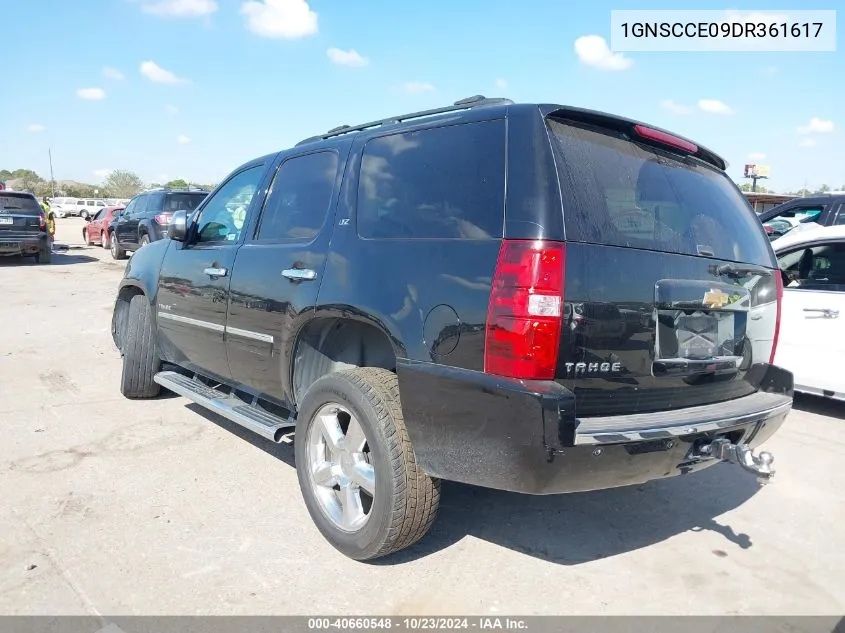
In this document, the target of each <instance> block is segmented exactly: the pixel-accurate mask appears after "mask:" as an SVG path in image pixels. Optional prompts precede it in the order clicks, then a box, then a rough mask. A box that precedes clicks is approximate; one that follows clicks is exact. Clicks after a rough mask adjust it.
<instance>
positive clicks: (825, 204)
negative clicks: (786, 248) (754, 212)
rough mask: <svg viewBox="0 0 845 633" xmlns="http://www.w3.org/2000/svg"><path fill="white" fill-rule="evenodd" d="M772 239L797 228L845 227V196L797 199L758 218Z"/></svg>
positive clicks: (773, 208) (829, 195)
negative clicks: (802, 226) (813, 225)
mask: <svg viewBox="0 0 845 633" xmlns="http://www.w3.org/2000/svg"><path fill="white" fill-rule="evenodd" d="M757 217H758V218H759V219H760V222H761V223H762V224H763V227H764V228H765V230H766V233H768V234H769V237H770V238H771V239H773V240H774V239H777V238H779V237H783V235H785V234H786V233H788V232H790V231H792V230H793V229H795V228H796V227H797V226H801V225H807V224H811V223H812V224H818V225H819V226H834V225H845V194H824V195H820V196H812V197H809V198H795V199H793V200H790V201H788V202H784V203H783V204H779V205H778V206H776V207H772V208H771V209H769V210H768V211H764V212H763V213H761V214H760V215H758V216H757Z"/></svg>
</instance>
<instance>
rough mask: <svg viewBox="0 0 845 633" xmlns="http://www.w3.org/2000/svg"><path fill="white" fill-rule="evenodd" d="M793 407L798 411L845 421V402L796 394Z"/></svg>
mask: <svg viewBox="0 0 845 633" xmlns="http://www.w3.org/2000/svg"><path fill="white" fill-rule="evenodd" d="M792 407H793V408H794V409H796V410H797V411H804V412H806V413H813V414H815V415H826V416H829V417H831V418H839V419H840V420H842V419H845V402H840V401H839V400H833V399H832V398H822V397H821V396H811V395H809V394H803V393H796V394H795V398H794V399H793V401H792Z"/></svg>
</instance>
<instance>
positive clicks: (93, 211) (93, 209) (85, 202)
mask: <svg viewBox="0 0 845 633" xmlns="http://www.w3.org/2000/svg"><path fill="white" fill-rule="evenodd" d="M107 206H108V205H107V204H106V201H105V200H103V199H100V198H80V199H79V200H77V202H76V213H75V214H74V215H78V216H80V217H81V218H82V219H83V220H87V219H88V218H93V217H94V216H95V215H97V212H98V211H102V210H103V209H105V208H106V207H107Z"/></svg>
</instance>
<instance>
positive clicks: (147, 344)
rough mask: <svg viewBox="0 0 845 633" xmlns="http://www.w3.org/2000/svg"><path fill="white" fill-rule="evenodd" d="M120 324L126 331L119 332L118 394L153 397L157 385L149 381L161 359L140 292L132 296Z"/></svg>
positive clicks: (158, 390) (149, 315)
mask: <svg viewBox="0 0 845 633" xmlns="http://www.w3.org/2000/svg"><path fill="white" fill-rule="evenodd" d="M124 326H125V327H126V331H125V332H121V333H120V339H121V352H122V353H123V371H122V372H121V376H120V393H122V394H123V395H124V396H125V397H127V398H154V397H155V396H157V395H158V394H159V392H160V391H161V386H160V385H159V384H158V383H157V382H155V380H153V376H155V375H156V373H157V372H158V371H159V370H160V369H161V359H160V358H159V355H158V348H157V347H156V342H155V332H154V331H153V321H152V310H151V309H150V303H149V301H147V298H146V297H145V296H144V295H135V296H134V297H132V299H131V301H130V302H129V313H128V315H127V317H126V320H125V321H124Z"/></svg>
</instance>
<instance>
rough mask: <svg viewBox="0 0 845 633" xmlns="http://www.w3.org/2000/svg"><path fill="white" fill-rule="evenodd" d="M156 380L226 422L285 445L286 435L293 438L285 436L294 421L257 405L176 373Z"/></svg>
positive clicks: (161, 374) (158, 375)
mask: <svg viewBox="0 0 845 633" xmlns="http://www.w3.org/2000/svg"><path fill="white" fill-rule="evenodd" d="M153 380H155V381H156V382H157V383H158V384H160V385H161V386H162V387H164V388H165V389H169V390H170V391H172V392H173V393H177V394H179V395H180V396H184V397H185V398H187V399H188V400H191V401H193V402H196V403H197V404H198V405H200V406H201V407H203V408H204V409H208V410H209V411H214V413H217V414H219V415H222V416H223V417H224V418H226V419H227V420H231V421H232V422H235V423H236V424H239V425H241V426H242V427H244V428H245V429H248V430H250V431H252V432H253V433H257V434H258V435H260V436H261V437H266V438H267V439H268V440H272V441H274V442H276V443H281V442H285V439H286V438H287V436H288V435H290V433H285V429H289V428H291V427H293V426H295V423H294V422H293V420H285V419H283V418H280V417H279V416H277V415H273V414H272V413H269V412H268V411H265V410H264V409H261V408H259V407H257V406H254V405H250V404H247V403H246V402H244V401H243V400H241V399H240V398H238V397H236V396H233V395H230V394H226V393H223V392H222V391H218V390H217V389H214V388H213V387H209V386H208V385H206V384H203V383H201V382H200V381H199V380H195V379H193V378H189V377H188V376H183V375H182V374H180V373H177V372H175V371H160V372H159V373H157V374H156V375H155V376H154V377H153ZM287 439H288V440H289V438H287ZM285 443H289V441H287V442H285Z"/></svg>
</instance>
